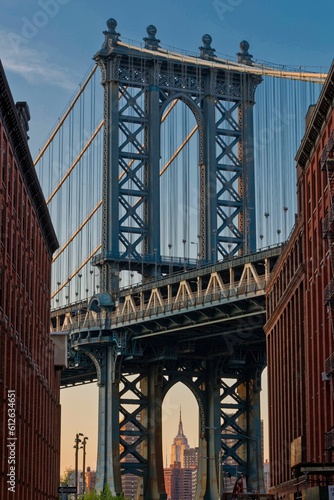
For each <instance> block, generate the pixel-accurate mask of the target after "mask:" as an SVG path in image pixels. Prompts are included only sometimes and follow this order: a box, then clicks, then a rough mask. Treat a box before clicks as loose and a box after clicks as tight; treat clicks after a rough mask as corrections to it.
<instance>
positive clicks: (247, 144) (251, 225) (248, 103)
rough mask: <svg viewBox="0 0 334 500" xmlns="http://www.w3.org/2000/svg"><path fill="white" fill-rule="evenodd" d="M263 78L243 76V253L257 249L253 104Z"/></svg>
mask: <svg viewBox="0 0 334 500" xmlns="http://www.w3.org/2000/svg"><path fill="white" fill-rule="evenodd" d="M260 81H261V80H260V79H259V78H254V76H250V75H246V74H245V75H243V76H242V82H243V83H242V91H241V97H242V101H241V106H240V122H241V123H240V128H241V130H242V135H241V142H240V149H239V156H240V157H241V158H240V160H241V163H242V186H241V191H242V192H241V195H242V200H243V212H242V229H243V231H242V232H243V239H244V242H243V253H244V254H248V253H250V252H254V251H255V250H256V217H255V173H254V124H253V106H254V92H255V88H256V86H257V84H258V83H259V82H260Z"/></svg>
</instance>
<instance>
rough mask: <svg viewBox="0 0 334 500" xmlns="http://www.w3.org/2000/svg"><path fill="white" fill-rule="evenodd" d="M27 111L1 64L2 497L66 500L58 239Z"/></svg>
mask: <svg viewBox="0 0 334 500" xmlns="http://www.w3.org/2000/svg"><path fill="white" fill-rule="evenodd" d="M25 113H29V110H28V108H26V107H25V103H21V106H15V104H14V103H13V100H12V96H11V93H10V89H9V87H8V83H7V80H6V77H5V74H4V72H3V68H2V66H1V64H0V246H1V252H0V395H1V402H0V446H1V454H0V461H1V468H0V470H1V481H0V498H1V499H2V500H5V499H7V498H8V499H14V498H15V499H20V500H28V499H29V500H31V499H34V500H39V499H44V500H50V499H58V495H57V487H58V485H59V463H60V404H59V386H60V374H59V372H56V370H55V368H54V360H53V355H54V352H53V344H52V341H51V339H50V335H49V325H50V286H51V257H52V253H53V252H54V250H55V249H56V248H57V246H58V242H57V239H56V237H55V234H54V230H53V227H52V224H51V221H50V218H49V214H48V211H47V208H46V204H45V201H44V197H43V194H42V192H41V188H40V185H39V182H38V180H37V177H36V173H35V170H34V167H33V163H32V160H31V156H30V153H29V149H28V145H27V139H26V130H25V126H24V125H25V123H27V122H26V118H27V117H26V116H24V114H25ZM10 391H12V392H10ZM8 443H9V444H10V445H11V446H8ZM8 474H10V475H8ZM10 479H11V480H12V481H11V482H10V483H8V481H9V480H10ZM13 484H14V487H13V488H12V489H11V490H10V489H9V487H11V486H12V485H13ZM14 490H15V494H14Z"/></svg>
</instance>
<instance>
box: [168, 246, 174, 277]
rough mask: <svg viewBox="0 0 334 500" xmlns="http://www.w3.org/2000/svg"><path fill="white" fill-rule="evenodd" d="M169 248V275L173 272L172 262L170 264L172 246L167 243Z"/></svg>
mask: <svg viewBox="0 0 334 500" xmlns="http://www.w3.org/2000/svg"><path fill="white" fill-rule="evenodd" d="M168 248H169V274H172V272H173V262H172V244H171V243H168Z"/></svg>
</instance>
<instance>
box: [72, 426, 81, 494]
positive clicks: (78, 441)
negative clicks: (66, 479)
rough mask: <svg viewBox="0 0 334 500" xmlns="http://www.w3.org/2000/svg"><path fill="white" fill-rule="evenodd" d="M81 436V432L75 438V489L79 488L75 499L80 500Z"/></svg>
mask: <svg viewBox="0 0 334 500" xmlns="http://www.w3.org/2000/svg"><path fill="white" fill-rule="evenodd" d="M80 436H83V434H82V433H81V432H79V433H78V434H76V436H75V440H74V442H75V445H74V448H75V487H76V488H77V492H76V493H75V498H78V457H79V443H81V439H80Z"/></svg>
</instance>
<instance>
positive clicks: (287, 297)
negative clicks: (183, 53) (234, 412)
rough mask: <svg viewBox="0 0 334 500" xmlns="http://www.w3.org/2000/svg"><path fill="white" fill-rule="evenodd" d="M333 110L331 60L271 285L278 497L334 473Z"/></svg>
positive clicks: (311, 116) (273, 456)
mask: <svg viewBox="0 0 334 500" xmlns="http://www.w3.org/2000/svg"><path fill="white" fill-rule="evenodd" d="M333 109H334V65H332V67H331V70H330V72H329V75H328V78H327V80H326V82H325V84H324V87H323V89H322V93H321V95H320V97H319V100H318V102H317V104H316V106H314V107H312V109H310V111H309V113H308V116H307V122H306V132H305V136H304V138H303V140H302V142H301V145H300V148H299V150H298V152H297V155H296V161H297V195H298V214H297V218H296V224H295V227H294V230H293V233H292V235H291V237H290V239H289V241H288V243H287V244H286V246H285V248H284V251H283V254H282V256H281V258H280V260H279V261H278V264H277V265H276V267H275V269H274V271H273V273H272V276H271V279H270V282H269V284H268V287H267V323H266V326H265V331H266V336H267V360H268V392H269V394H268V396H269V449H270V477H271V486H272V488H271V490H270V491H271V492H272V493H274V494H275V495H276V497H277V498H289V495H293V496H294V497H295V498H302V496H303V498H311V495H312V494H315V495H316V496H314V498H320V496H319V495H320V492H319V490H318V489H319V487H320V486H321V485H323V486H322V487H323V488H324V489H326V488H328V484H333V478H334V475H333V472H334V468H333V467H332V466H331V465H330V464H329V462H331V461H332V456H331V447H332V445H331V437H332V427H333V425H334V404H333V382H332V381H331V377H332V375H333V363H332V364H331V362H330V360H331V359H333V356H332V353H333V350H334V349H333V330H332V321H331V317H332V310H331V305H332V304H334V300H333V299H334V286H332V283H333V268H334V253H333V250H334V247H333V242H334V240H333V236H334V231H333V221H334V216H333V214H334V208H333V206H332V201H333V197H334V177H333V174H334V170H332V168H331V165H330V163H331V162H330V160H329V161H327V160H328V158H330V157H331V156H332V155H333V150H334V111H333ZM333 163H334V162H333ZM332 179H333V180H332ZM331 287H332V288H331ZM325 289H326V293H325ZM325 302H326V303H325ZM333 443H334V440H333ZM326 464H327V465H326ZM305 472H306V473H305ZM315 490H317V491H315ZM317 495H318V496H317ZM312 498H313V497H312ZM324 498H326V497H324Z"/></svg>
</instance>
